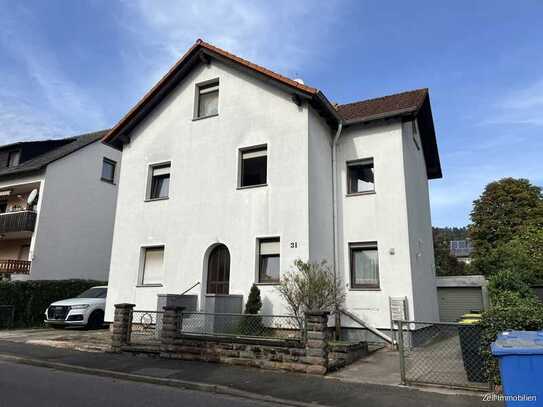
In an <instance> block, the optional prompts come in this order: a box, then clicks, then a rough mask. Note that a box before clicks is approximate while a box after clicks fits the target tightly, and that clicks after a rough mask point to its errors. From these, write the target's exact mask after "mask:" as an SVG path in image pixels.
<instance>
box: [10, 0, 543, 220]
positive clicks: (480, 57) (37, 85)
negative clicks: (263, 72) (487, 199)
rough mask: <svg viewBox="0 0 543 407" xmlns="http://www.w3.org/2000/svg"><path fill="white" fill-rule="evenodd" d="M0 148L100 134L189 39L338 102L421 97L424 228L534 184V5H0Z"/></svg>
mask: <svg viewBox="0 0 543 407" xmlns="http://www.w3.org/2000/svg"><path fill="white" fill-rule="evenodd" d="M0 7H1V10H2V12H1V13H0V78H2V86H1V87H0V144H4V143H8V142H13V141H16V140H27V139H36V138H45V137H62V136H68V135H73V134H78V133H82V132H87V131H93V130H97V129H102V128H107V127H110V126H112V125H113V124H114V123H115V122H116V121H118V120H119V119H120V117H121V116H122V115H123V114H124V113H126V111H127V110H128V109H129V108H130V107H132V105H133V104H134V103H135V102H136V101H137V100H138V99H139V98H140V97H141V96H142V95H143V94H144V93H145V92H146V90H147V89H149V87H151V86H152V85H153V84H154V83H155V82H156V81H157V80H158V79H159V78H160V77H161V76H162V74H163V73H165V71H166V70H167V69H168V68H169V67H170V66H171V65H172V64H173V63H174V62H175V61H176V60H177V59H178V58H179V57H180V56H181V55H182V54H183V53H184V52H185V50H186V49H187V48H188V47H189V46H191V45H192V44H193V43H194V41H195V40H196V38H198V37H201V38H203V39H205V40H206V41H209V42H211V43H214V44H215V45H217V46H220V47H223V48H225V49H227V50H229V51H232V52H234V53H236V54H239V55H240V56H243V57H245V58H248V59H250V60H252V61H254V62H256V63H259V64H261V65H264V66H266V67H268V68H271V69H273V70H276V71H278V72H280V73H283V74H285V75H287V76H290V77H301V78H303V79H304V80H305V82H306V83H308V84H310V85H313V86H315V87H318V88H319V89H321V90H323V91H324V92H325V94H326V95H327V96H328V98H329V99H330V100H332V101H336V102H338V103H346V102H351V101H355V100H360V99H366V98H372V97H378V96H382V95H386V94H390V93H395V92H400V91H404V90H409V89H413V88H420V87H428V88H430V97H431V102H432V108H433V113H434V120H435V124H436V130H437V136H438V144H439V149H440V155H441V161H442V167H443V172H444V178H443V179H441V180H434V181H431V205H432V220H433V223H434V225H437V226H445V225H450V226H453V225H456V226H461V225H465V224H467V223H468V221H469V211H470V209H471V203H472V201H473V199H475V198H476V197H477V196H478V195H479V194H480V192H481V190H482V188H483V187H484V185H485V184H486V183H488V182H489V181H491V180H494V179H499V178H501V177H505V176H514V177H525V178H528V179H530V180H531V181H532V182H534V183H536V184H538V185H543V154H542V153H543V70H542V69H541V67H542V66H543V30H542V28H541V27H542V25H541V16H542V15H543V2H542V1H539V0H523V1H522V2H517V3H514V4H513V3H512V2H510V1H505V0H504V1H496V0H494V1H476V2H475V1H461V0H460V1H454V2H439V1H435V0H434V1H410V2H407V1H403V0H402V1H377V0H376V1H363V0H358V1H347V0H344V1H340V0H338V1H332V0H326V1H316V0H300V1H291V0H290V1H279V0H278V1H273V2H271V1H237V0H224V1H220V0H219V1H208V2H204V1H203V0H200V1H188V0H183V1H178V2H175V1H173V0H168V1H161V0H153V1H151V0H133V1H112V0H103V1H102V0H96V1H72V2H69V1H55V0H48V1H46V2H45V1H41V0H40V1H17V2H13V1H8V0H0Z"/></svg>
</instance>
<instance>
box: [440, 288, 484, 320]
mask: <svg viewBox="0 0 543 407" xmlns="http://www.w3.org/2000/svg"><path fill="white" fill-rule="evenodd" d="M437 298H438V301H439V319H440V320H441V321H444V322H450V321H456V320H458V319H459V318H460V317H461V316H462V315H463V314H466V313H468V312H470V311H475V310H478V311H482V310H483V295H482V292H481V288H480V287H440V288H438V289H437Z"/></svg>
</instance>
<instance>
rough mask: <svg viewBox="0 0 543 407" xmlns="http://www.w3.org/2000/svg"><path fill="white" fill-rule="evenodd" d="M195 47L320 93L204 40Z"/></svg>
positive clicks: (313, 88)
mask: <svg viewBox="0 0 543 407" xmlns="http://www.w3.org/2000/svg"><path fill="white" fill-rule="evenodd" d="M195 45H200V46H202V47H204V48H207V49H209V50H211V51H215V52H218V53H220V54H223V55H224V56H226V57H228V58H231V59H236V60H238V62H241V63H243V64H245V65H247V66H249V67H251V68H253V69H255V70H257V71H263V73H266V74H268V75H271V76H277V77H278V78H277V79H281V80H284V81H287V82H289V84H290V85H292V86H294V87H296V88H299V89H302V90H305V91H307V92H311V93H316V92H318V91H319V90H318V89H317V88H315V87H313V86H309V85H306V84H304V83H300V82H298V81H295V80H294V79H292V78H289V77H288V76H285V75H282V74H280V73H277V72H275V71H272V70H271V69H269V68H266V67H264V66H262V65H258V64H255V63H254V62H251V61H249V60H248V59H245V58H242V57H240V56H238V55H236V54H233V53H232V52H228V51H226V50H224V49H222V48H220V47H217V46H216V45H213V44H210V43H209V42H206V41H204V40H202V39H201V38H198V39H197V40H196V43H195Z"/></svg>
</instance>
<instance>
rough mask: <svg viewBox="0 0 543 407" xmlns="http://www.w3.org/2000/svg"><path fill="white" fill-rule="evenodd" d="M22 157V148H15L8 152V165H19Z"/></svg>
mask: <svg viewBox="0 0 543 407" xmlns="http://www.w3.org/2000/svg"><path fill="white" fill-rule="evenodd" d="M20 158H21V150H14V151H10V152H9V153H8V163H7V164H8V167H16V166H18V165H19V160H20Z"/></svg>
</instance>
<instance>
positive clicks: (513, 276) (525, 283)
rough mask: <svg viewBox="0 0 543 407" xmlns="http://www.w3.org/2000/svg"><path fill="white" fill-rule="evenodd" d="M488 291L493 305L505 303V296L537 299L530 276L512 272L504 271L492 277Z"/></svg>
mask: <svg viewBox="0 0 543 407" xmlns="http://www.w3.org/2000/svg"><path fill="white" fill-rule="evenodd" d="M488 291H489V294H490V301H491V302H492V304H495V303H498V302H500V301H503V298H500V297H501V296H503V295H506V296H509V295H511V293H517V294H518V295H519V296H520V297H526V298H532V297H534V298H535V295H534V293H533V291H532V289H531V287H530V281H529V278H528V276H526V275H525V274H520V273H517V272H514V271H511V270H502V271H499V272H497V273H496V274H494V275H492V277H490V279H489V282H488Z"/></svg>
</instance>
